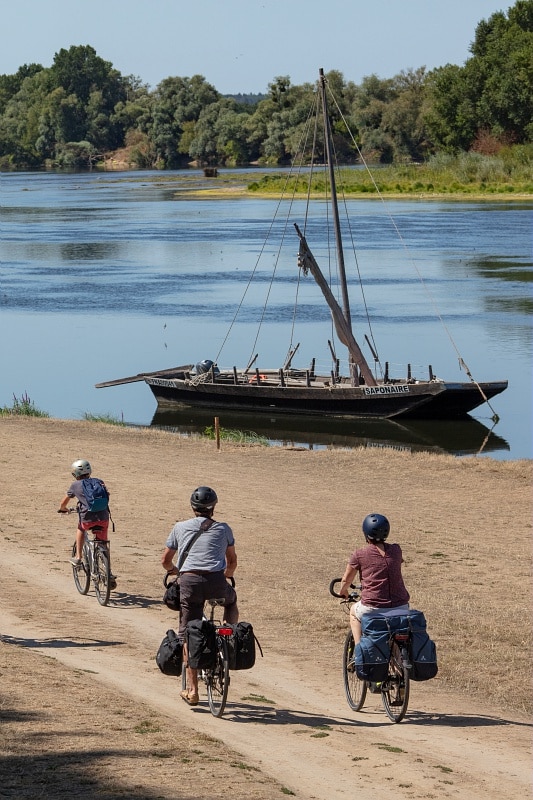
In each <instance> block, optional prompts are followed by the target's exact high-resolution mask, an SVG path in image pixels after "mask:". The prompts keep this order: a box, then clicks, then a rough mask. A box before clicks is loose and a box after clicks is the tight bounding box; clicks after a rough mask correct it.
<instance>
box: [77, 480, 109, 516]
mask: <svg viewBox="0 0 533 800" xmlns="http://www.w3.org/2000/svg"><path fill="white" fill-rule="evenodd" d="M82 486H83V494H84V495H85V499H86V501H87V510H88V511H90V512H91V513H96V512H98V511H106V510H107V508H108V507H109V494H108V492H107V489H106V488H105V486H104V484H103V483H102V481H99V480H98V478H84V479H83V480H82Z"/></svg>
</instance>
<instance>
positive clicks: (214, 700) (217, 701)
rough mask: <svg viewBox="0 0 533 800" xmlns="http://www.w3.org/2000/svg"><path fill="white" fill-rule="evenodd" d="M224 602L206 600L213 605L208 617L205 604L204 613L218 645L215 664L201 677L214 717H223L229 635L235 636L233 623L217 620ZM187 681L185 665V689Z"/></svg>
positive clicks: (226, 693) (202, 671)
mask: <svg viewBox="0 0 533 800" xmlns="http://www.w3.org/2000/svg"><path fill="white" fill-rule="evenodd" d="M230 582H231V585H232V586H235V581H234V579H233V578H231V579H230ZM224 603H225V600H224V599H223V598H210V599H209V600H206V605H209V606H211V611H210V613H209V617H207V616H206V614H205V606H204V614H203V619H204V620H206V621H208V622H210V623H211V625H213V626H214V628H215V637H216V644H217V647H216V660H215V665H214V666H213V667H210V668H204V669H200V670H199V678H200V680H203V682H204V683H205V686H206V690H207V701H208V703H209V710H210V711H211V714H212V715H213V716H214V717H221V716H222V714H223V713H224V709H225V708H226V701H227V699H228V689H229V683H230V676H229V646H228V637H230V636H233V627H232V626H231V625H226V624H225V623H224V622H219V621H217V620H215V608H216V607H217V606H219V607H220V606H224ZM186 681H187V678H186V670H185V666H184V668H183V670H182V673H181V685H182V689H184V690H185V689H186V688H187V683H186Z"/></svg>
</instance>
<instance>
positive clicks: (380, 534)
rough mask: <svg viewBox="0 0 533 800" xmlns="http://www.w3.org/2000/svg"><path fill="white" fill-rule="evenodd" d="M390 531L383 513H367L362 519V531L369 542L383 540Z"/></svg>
mask: <svg viewBox="0 0 533 800" xmlns="http://www.w3.org/2000/svg"><path fill="white" fill-rule="evenodd" d="M389 532H390V524H389V520H388V519H387V517H384V516H383V514H369V515H368V516H367V517H365V518H364V520H363V533H364V534H365V538H366V539H370V541H371V542H384V541H385V539H386V538H387V536H388V535H389Z"/></svg>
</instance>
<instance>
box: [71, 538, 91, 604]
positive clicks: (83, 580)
mask: <svg viewBox="0 0 533 800" xmlns="http://www.w3.org/2000/svg"><path fill="white" fill-rule="evenodd" d="M72 558H76V545H75V544H73V545H72ZM81 562H82V563H81V566H79V567H75V566H74V565H72V575H73V576H74V583H75V585H76V589H77V590H78V592H79V593H80V594H87V592H88V591H89V584H90V583H91V571H90V569H89V554H88V552H87V548H86V547H85V545H84V547H83V550H82V552H81Z"/></svg>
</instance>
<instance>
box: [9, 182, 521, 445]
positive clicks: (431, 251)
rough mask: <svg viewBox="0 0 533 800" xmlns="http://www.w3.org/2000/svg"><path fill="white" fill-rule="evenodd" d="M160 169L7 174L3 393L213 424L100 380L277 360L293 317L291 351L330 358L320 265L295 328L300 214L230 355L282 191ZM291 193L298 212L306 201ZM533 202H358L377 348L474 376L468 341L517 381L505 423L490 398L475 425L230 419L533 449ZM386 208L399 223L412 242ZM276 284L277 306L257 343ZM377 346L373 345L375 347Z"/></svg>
mask: <svg viewBox="0 0 533 800" xmlns="http://www.w3.org/2000/svg"><path fill="white" fill-rule="evenodd" d="M156 177H157V178H160V177H161V176H160V174H159V173H158V174H152V173H138V174H134V175H132V174H129V173H119V174H111V175H109V174H84V175H78V174H77V175H54V174H41V173H39V174H33V173H16V174H3V175H2V176H1V178H0V181H1V183H0V188H1V241H0V310H1V314H0V337H1V342H2V345H1V350H0V374H1V379H0V405H11V403H12V400H13V394H15V395H17V396H21V395H22V394H23V393H24V392H27V393H28V394H29V396H30V398H31V399H32V400H33V401H34V402H35V403H36V405H37V406H38V407H39V408H42V409H44V410H46V411H48V412H49V413H50V414H52V415H53V416H56V417H64V418H74V419H76V418H81V417H82V415H83V413H84V412H86V411H88V412H91V413H94V414H103V413H110V414H113V415H115V416H123V418H124V419H125V420H126V421H127V422H130V423H133V424H143V425H147V424H151V423H152V421H153V422H154V424H165V425H173V426H178V427H186V428H189V429H194V428H195V426H198V425H200V426H202V425H204V424H205V423H206V420H205V419H204V417H203V416H202V415H199V416H198V415H194V414H193V413H192V412H191V413H189V412H188V413H186V414H184V415H181V416H179V417H172V418H171V417H170V416H168V415H159V414H156V413H155V412H156V404H155V401H154V399H153V397H152V394H151V392H150V390H149V388H148V387H147V386H146V385H145V384H144V383H132V384H127V385H124V386H117V387H114V388H109V389H95V388H94V384H95V383H97V382H100V381H106V380H111V379H114V378H119V377H123V376H127V375H133V374H137V373H138V372H142V371H147V370H157V369H164V368H167V367H171V366H174V365H177V364H184V363H196V362H197V361H199V360H201V359H203V358H213V359H214V358H217V356H218V363H219V364H220V365H221V366H232V365H233V364H237V365H242V364H243V363H246V362H247V361H248V360H249V357H250V355H251V354H252V352H253V353H254V354H255V353H256V352H259V354H260V359H259V361H258V363H262V364H263V365H265V366H266V365H268V366H274V367H277V366H280V365H281V364H282V363H283V361H284V359H285V355H286V353H287V349H288V346H289V342H290V339H291V334H292V342H293V344H296V343H298V342H300V348H299V350H298V355H297V357H296V358H295V360H294V362H293V363H294V366H303V367H306V366H308V365H309V363H310V361H311V359H312V358H313V357H316V359H317V367H319V368H320V367H321V366H323V367H324V368H325V369H327V370H328V371H329V369H330V365H329V350H328V347H327V339H328V338H331V336H332V333H331V327H330V325H329V323H328V320H329V314H328V312H327V310H326V309H325V308H324V304H323V301H322V298H321V296H320V295H319V293H318V290H317V289H316V286H315V285H314V282H313V281H312V279H311V278H309V279H307V280H305V281H304V282H303V283H302V284H301V285H300V288H299V297H300V307H301V308H303V313H302V315H301V316H299V318H298V324H297V328H296V329H295V330H294V332H292V310H293V305H292V296H293V294H294V290H295V288H296V285H297V279H298V274H297V273H298V270H297V266H296V252H297V249H298V242H297V239H296V236H295V235H294V233H293V230H292V227H291V230H289V231H288V232H287V239H288V241H289V248H290V251H291V253H290V258H288V259H284V260H283V261H280V264H279V266H278V269H277V275H276V278H277V280H276V285H275V287H272V288H270V267H272V266H273V265H274V263H275V260H276V257H275V252H274V249H273V245H270V246H269V248H270V249H267V263H268V262H270V265H269V268H268V269H265V268H260V269H259V270H258V273H257V277H258V281H257V282H254V284H253V287H252V288H251V289H250V291H249V292H248V294H247V296H246V301H245V303H244V304H243V306H242V309H241V313H240V315H239V317H238V320H237V322H236V324H235V325H234V326H233V329H232V336H231V337H230V338H229V339H228V340H227V342H226V343H225V344H224V348H223V350H222V353H221V354H220V356H219V350H220V348H221V345H222V344H223V342H225V337H226V334H227V331H228V328H229V326H230V324H231V322H232V320H233V318H234V314H235V311H236V308H237V305H238V304H239V302H240V300H241V297H242V294H243V290H244V288H245V286H246V284H247V282H248V279H249V277H250V273H251V270H252V269H253V267H254V265H255V263H256V260H257V257H258V254H259V252H260V250H261V248H262V246H263V242H264V237H265V234H266V232H267V230H268V228H269V226H270V224H271V220H272V217H273V213H274V209H275V207H276V202H275V201H270V200H259V199H224V200H197V199H189V198H188V196H187V192H186V191H179V192H176V191H175V188H171V187H168V186H166V187H165V186H163V187H162V188H161V187H158V186H155V185H154V183H153V179H154V178H156ZM165 177H168V174H165ZM296 210H297V211H298V210H301V220H302V221H303V204H300V205H298V204H296ZM532 210H533V202H531V203H499V202H494V203H490V202H484V203H456V202H446V203H444V202H432V203H428V202H421V201H420V202H417V201H401V202H394V201H388V203H387V206H386V208H384V207H383V206H382V205H381V204H380V203H379V202H376V201H352V202H351V203H350V204H349V211H350V218H351V220H352V226H353V230H354V232H355V235H356V240H357V249H358V252H359V254H360V255H359V267H360V269H361V272H362V273H363V275H364V276H365V279H366V276H368V275H369V276H370V280H369V281H368V282H367V283H366V288H365V299H366V304H367V306H368V309H369V312H370V314H371V316H372V320H373V333H374V336H375V340H376V343H377V345H378V348H379V354H380V356H381V359H382V361H383V362H384V361H389V362H390V365H391V367H390V368H391V373H392V374H397V375H398V376H402V375H404V374H405V370H406V364H407V363H411V365H412V369H413V373H414V374H418V375H421V376H426V375H427V369H428V365H429V364H431V365H432V367H433V370H434V372H435V373H436V374H437V375H439V376H440V377H446V378H451V379H459V380H465V379H466V378H465V375H464V373H463V372H461V371H460V370H459V366H458V365H459V360H458V357H459V355H460V356H461V357H462V358H463V359H464V361H465V362H466V363H467V364H468V366H469V368H470V370H471V372H472V374H473V376H474V378H475V379H476V380H499V379H503V378H507V379H508V380H509V389H508V390H507V391H506V392H504V394H502V395H500V396H499V397H497V398H494V400H493V401H492V407H493V410H494V411H495V412H496V413H497V414H498V415H499V417H500V420H499V422H498V423H497V425H496V426H493V422H492V420H491V416H492V411H491V410H490V409H489V408H488V407H487V406H483V407H481V408H480V409H478V410H477V411H476V412H475V417H476V419H477V424H474V425H472V426H466V428H465V426H463V425H460V426H457V425H456V426H453V428H450V427H449V425H447V424H443V425H435V426H429V428H428V426H427V424H426V425H421V424H416V423H411V424H410V425H409V426H406V425H400V426H398V425H396V424H395V423H386V424H385V425H384V426H376V424H375V423H373V424H370V423H353V424H349V425H343V426H342V428H340V429H339V426H336V427H335V429H334V430H327V429H326V430H323V429H321V427H322V428H323V427H324V426H320V424H318V423H316V422H315V425H314V429H312V427H313V426H311V425H310V423H309V422H308V421H305V420H300V421H293V422H292V423H291V424H290V425H288V424H287V423H286V422H284V421H283V420H281V421H280V420H276V419H272V420H267V421H265V420H263V421H260V420H254V419H251V420H249V419H246V418H242V419H240V418H237V419H233V418H231V419H221V424H223V425H225V426H226V427H239V428H241V429H243V428H245V427H246V428H249V429H252V430H257V431H258V432H265V433H266V435H268V436H269V437H270V438H271V439H274V440H284V441H286V440H293V441H298V442H303V443H305V444H312V445H313V446H317V445H323V444H327V443H332V444H336V445H338V446H350V445H351V444H354V443H356V444H360V443H365V444H367V445H368V446H399V447H407V448H415V449H416V448H417V447H424V448H425V447H426V446H428V447H439V448H443V449H447V450H448V451H450V452H456V453H471V452H477V451H478V450H480V449H482V448H484V450H483V452H485V453H487V454H490V455H491V456H493V457H495V458H500V459H508V458H531V457H532V455H533V452H532V450H533V448H532V433H531V408H532V381H531V374H532V371H531V366H532V350H533V337H532V329H531V314H532V310H533V298H532V295H531V281H532V279H533V277H532V276H533V269H532V267H533V258H532V247H531V229H532V226H531V221H532V214H531V212H532ZM321 214H322V210H321V209H319V208H318V206H317V207H316V209H314V210H313V213H312V217H311V219H310V222H309V227H308V230H307V237H308V240H309V243H310V244H311V246H312V248H313V252H314V254H315V256H316V257H317V260H319V263H321V264H322V266H323V268H324V266H325V262H324V260H323V259H324V258H325V255H324V254H323V253H321V252H320V250H321V244H320V243H319V245H318V246H317V247H315V246H314V245H313V239H314V237H315V235H317V236H318V239H319V242H320V241H323V242H324V243H325V232H324V231H323V230H322V227H321V226H322V221H321V216H320V215H321ZM389 214H391V215H392V216H393V218H394V221H395V223H396V227H397V228H398V230H399V232H400V233H401V237H402V240H403V247H402V248H401V250H400V258H399V253H398V238H397V232H396V231H395V230H394V228H393V226H391V225H390V222H389V220H388V219H387V216H388V215H389ZM417 271H419V272H420V273H421V274H422V275H423V277H424V281H425V282H424V285H421V284H420V281H419V277H418V275H417ZM256 284H257V285H256ZM267 294H269V307H268V311H267V312H266V313H265V314H264V323H263V327H262V331H261V334H260V336H259V338H258V339H257V341H255V343H254V340H255V337H256V331H257V326H256V324H255V321H256V320H257V319H258V317H259V316H261V315H262V314H263V304H264V299H265V297H266V295H267ZM436 310H438V312H439V313H440V315H441V317H442V320H443V321H444V323H445V327H444V326H443V324H442V322H441V321H439V320H438V319H437V317H436V314H435V311H436ZM352 315H353V317H354V331H355V333H356V335H358V336H359V338H360V339H361V338H363V339H364V337H363V334H362V333H361V331H363V332H364V330H365V329H364V328H363V323H364V320H363V318H362V316H361V304H360V302H359V298H355V297H354V298H352ZM322 323H324V327H322ZM339 349H340V348H339ZM339 355H340V353H339ZM365 355H366V356H367V358H369V360H370V361H372V358H371V355H370V352H369V351H368V350H365ZM207 422H209V419H207ZM245 423H246V424H245ZM248 423H250V424H248ZM261 426H262V430H261V431H260V430H259V428H260V427H261ZM325 427H326V428H327V426H325ZM381 428H383V429H381ZM491 431H492V432H491ZM489 434H490V435H489Z"/></svg>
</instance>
